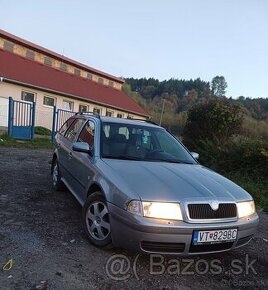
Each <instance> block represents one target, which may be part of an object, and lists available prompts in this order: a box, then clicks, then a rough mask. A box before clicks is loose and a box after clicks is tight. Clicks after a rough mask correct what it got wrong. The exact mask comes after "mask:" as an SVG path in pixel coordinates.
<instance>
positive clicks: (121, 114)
mask: <svg viewBox="0 0 268 290" xmlns="http://www.w3.org/2000/svg"><path fill="white" fill-rule="evenodd" d="M119 115H120V116H122V117H118V116H119ZM116 118H119V119H124V114H123V113H117V114H116Z"/></svg>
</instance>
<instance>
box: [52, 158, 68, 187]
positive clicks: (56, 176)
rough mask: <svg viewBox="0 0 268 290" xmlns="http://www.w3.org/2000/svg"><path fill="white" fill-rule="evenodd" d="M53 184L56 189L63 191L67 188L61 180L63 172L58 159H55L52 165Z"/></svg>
mask: <svg viewBox="0 0 268 290" xmlns="http://www.w3.org/2000/svg"><path fill="white" fill-rule="evenodd" d="M52 186H53V188H54V189H55V190H56V191H62V190H64V189H65V185H64V183H63V182H62V181H61V174H60V170H59V164H58V161H57V159H56V160H54V162H53V165H52Z"/></svg>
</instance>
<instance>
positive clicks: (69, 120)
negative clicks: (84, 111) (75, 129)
mask: <svg viewBox="0 0 268 290" xmlns="http://www.w3.org/2000/svg"><path fill="white" fill-rule="evenodd" d="M73 121H74V118H70V119H68V120H67V121H66V122H65V123H64V124H63V125H62V126H61V128H60V129H59V132H58V133H59V134H61V135H64V134H65V133H66V131H67V130H68V128H69V127H70V125H71V124H72V122H73Z"/></svg>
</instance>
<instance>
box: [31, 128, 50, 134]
mask: <svg viewBox="0 0 268 290" xmlns="http://www.w3.org/2000/svg"><path fill="white" fill-rule="evenodd" d="M34 134H36V135H44V136H51V131H50V130H49V129H47V128H45V127H41V126H36V127H35V128H34Z"/></svg>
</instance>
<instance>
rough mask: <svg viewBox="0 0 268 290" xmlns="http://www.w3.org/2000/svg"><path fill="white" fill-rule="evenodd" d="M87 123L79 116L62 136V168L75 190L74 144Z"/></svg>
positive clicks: (69, 183) (63, 175) (67, 180)
mask: <svg viewBox="0 0 268 290" xmlns="http://www.w3.org/2000/svg"><path fill="white" fill-rule="evenodd" d="M84 123H85V119H80V118H77V119H75V120H74V121H73V123H72V124H71V125H70V127H69V128H68V130H67V131H66V133H65V135H64V136H63V137H62V138H61V144H60V166H61V168H62V169H61V170H62V177H63V178H64V180H65V181H66V183H67V184H68V185H69V187H70V188H71V189H72V190H74V187H75V180H74V177H73V175H72V166H73V164H72V162H73V160H72V159H73V151H72V146H73V143H74V142H75V141H76V139H77V136H78V133H79V132H80V131H81V128H82V126H83V125H84Z"/></svg>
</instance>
